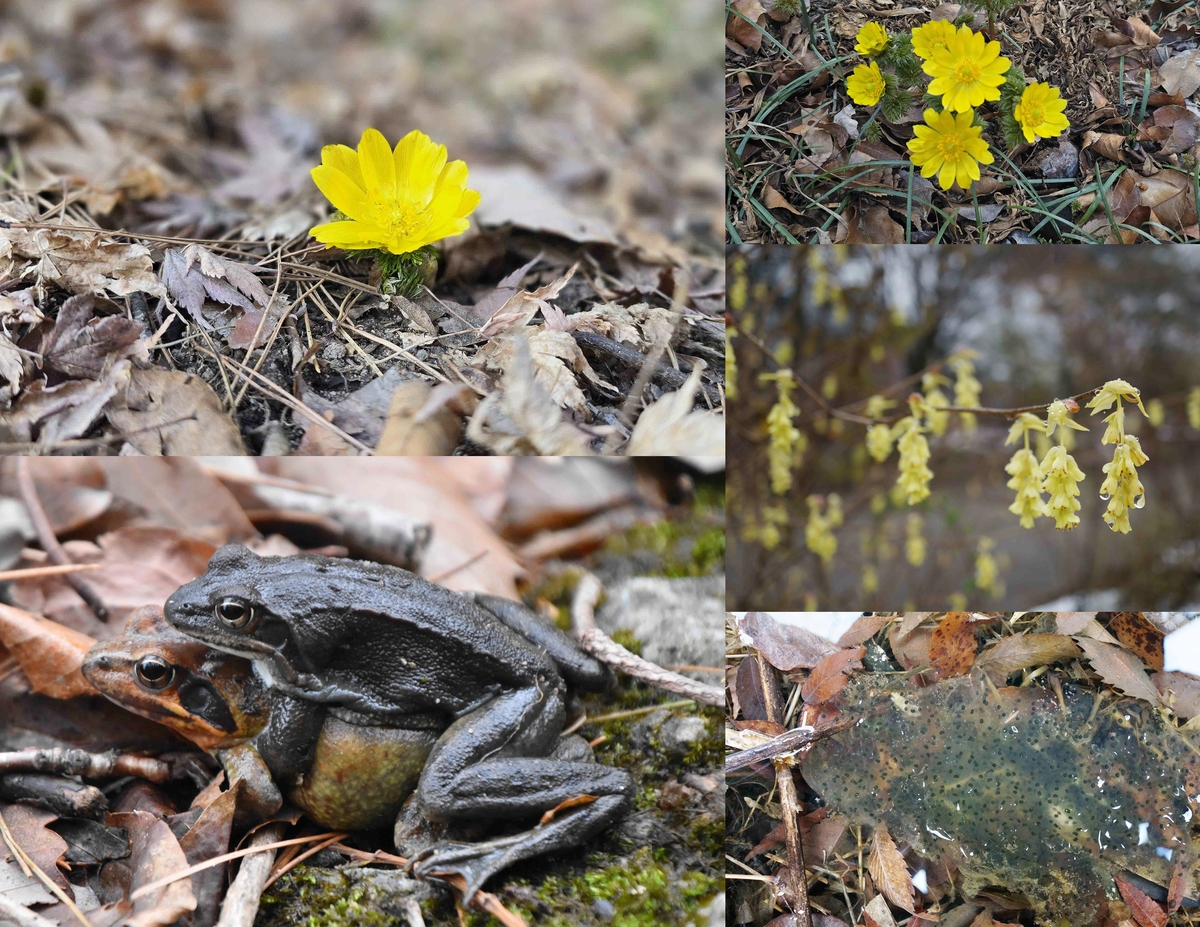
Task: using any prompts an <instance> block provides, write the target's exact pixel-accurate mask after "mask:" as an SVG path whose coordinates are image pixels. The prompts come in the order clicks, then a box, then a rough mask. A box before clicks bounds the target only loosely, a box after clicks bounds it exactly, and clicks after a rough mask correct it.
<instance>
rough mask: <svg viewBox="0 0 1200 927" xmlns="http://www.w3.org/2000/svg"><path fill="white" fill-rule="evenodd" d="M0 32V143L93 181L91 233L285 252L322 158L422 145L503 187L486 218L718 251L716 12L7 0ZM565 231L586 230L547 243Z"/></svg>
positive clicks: (268, 0)
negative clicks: (370, 132) (94, 223)
mask: <svg viewBox="0 0 1200 927" xmlns="http://www.w3.org/2000/svg"><path fill="white" fill-rule="evenodd" d="M0 13H2V16H3V18H2V20H0V135H4V136H8V137H10V138H14V139H20V140H21V145H22V149H23V150H25V151H26V152H28V151H29V150H31V149H32V151H33V153H34V155H35V159H34V160H35V161H36V162H37V163H41V164H44V165H46V166H47V167H48V168H51V169H54V170H59V171H62V170H64V169H66V168H69V167H70V168H74V169H75V170H76V172H77V173H78V174H80V175H82V176H83V177H84V178H85V179H87V180H89V181H94V183H92V186H93V188H94V189H96V190H102V191H104V192H105V193H106V194H107V197H108V198H109V200H108V201H106V200H104V199H102V198H98V197H93V200H92V201H89V203H88V205H89V208H90V209H91V211H92V212H93V213H94V214H103V213H107V212H109V211H110V210H111V209H114V208H116V209H118V210H120V209H121V208H122V207H123V205H124V204H125V202H129V203H132V202H137V201H141V200H145V199H147V198H153V199H158V200H165V201H166V202H165V203H164V204H160V205H162V208H160V209H159V210H158V213H159V215H160V218H162V219H163V220H164V223H165V225H164V227H168V228H173V229H175V230H177V231H178V232H179V233H181V234H187V235H193V236H196V237H213V233H214V232H216V231H221V232H224V231H226V230H227V229H228V228H230V227H231V226H232V225H236V224H238V223H245V224H248V225H249V226H250V228H251V229H252V230H253V231H255V232H257V237H259V238H268V239H270V238H279V237H285V238H286V237H289V234H288V233H291V234H294V232H292V230H293V229H298V228H301V227H302V226H303V227H304V228H305V229H306V228H307V226H308V225H310V224H311V220H312V216H311V215H310V212H311V210H312V208H313V207H318V206H319V205H320V197H319V194H317V193H316V191H315V189H312V185H311V183H310V182H309V180H308V168H310V167H311V166H312V164H313V163H315V161H314V157H313V156H314V155H315V154H316V153H317V152H318V151H319V148H320V146H321V145H322V144H328V143H331V142H346V143H349V144H350V145H355V144H357V142H358V139H359V136H360V135H361V133H362V130H363V129H364V128H365V127H366V126H374V127H376V128H378V129H379V130H381V131H382V132H383V133H384V134H385V135H386V136H387V137H388V138H389V139H397V138H399V137H400V136H402V135H403V134H405V133H406V132H408V131H409V130H411V129H412V128H414V127H417V128H421V129H422V130H424V131H425V132H427V133H428V134H429V135H431V136H432V137H433V138H434V139H435V140H436V141H438V142H444V143H446V144H447V145H448V146H449V150H450V157H451V158H464V159H466V160H467V162H468V164H469V166H470V169H471V177H472V181H473V184H472V185H473V186H478V185H479V183H480V182H484V181H486V180H488V179H489V178H488V177H487V176H486V175H487V170H486V169H487V168H488V167H499V166H503V167H504V168H506V169H508V170H511V171H515V173H505V174H503V175H502V176H500V177H499V178H497V177H492V178H490V179H491V181H492V183H491V185H490V186H488V187H487V194H488V195H486V196H485V197H484V200H485V203H488V202H489V201H490V203H489V205H488V207H487V208H488V209H490V210H492V211H493V212H492V214H491V215H490V218H491V219H493V220H494V219H495V218H496V215H495V213H496V212H499V213H501V214H503V213H504V211H505V210H510V211H513V212H514V213H517V212H519V213H520V214H521V215H523V216H524V217H525V219H526V220H528V221H527V223H526V224H527V225H528V224H532V225H535V226H536V224H537V222H538V221H540V222H542V223H543V224H545V225H546V226H548V227H556V226H557V227H558V228H559V230H560V232H561V233H563V234H568V235H569V234H570V233H571V232H572V231H575V232H577V233H579V237H580V238H581V239H587V238H593V239H598V240H603V239H604V238H605V237H606V236H610V235H614V234H615V235H617V236H619V237H620V238H621V239H622V240H624V241H626V242H633V243H635V244H638V245H640V246H642V247H644V248H645V249H646V250H649V251H655V250H657V251H661V250H663V249H664V248H667V247H669V246H676V247H681V248H682V249H683V250H684V251H685V252H693V253H694V252H696V251H697V250H699V251H703V252H705V253H708V254H710V255H713V256H719V251H718V249H719V248H721V247H722V242H723V239H724V232H723V227H722V221H721V212H722V205H721V202H722V196H723V192H724V179H723V167H722V164H723V155H722V139H721V136H722V129H721V125H720V119H719V117H718V112H719V101H720V79H721V75H720V70H721V69H720V55H721V46H720V42H719V39H718V36H719V35H720V31H721V28H720V27H721V17H722V15H723V14H722V12H721V10H720V9H718V8H717V7H715V6H713V4H711V3H706V2H704V0H611V2H606V3H589V2H583V0H495V2H469V0H402V2H395V0H337V2H332V0H119V2H118V0H6V2H0ZM47 116H50V117H52V118H50V119H49V120H47ZM493 187H494V188H496V189H497V190H499V191H501V192H500V193H496V194H494V195H493V194H492V192H491V190H492V188H493ZM503 191H508V192H507V193H506V194H505V193H504V192H503ZM297 193H302V194H303V197H302V198H301V199H299V200H297V199H296V198H295V197H294V196H293V194H297ZM502 200H507V202H502ZM555 206H557V207H558V209H559V212H556V211H555V209H554V208H553V207H555ZM105 207H107V208H105ZM562 210H565V212H566V217H564V215H563V214H562V212H561V211H562ZM531 212H532V213H533V215H532V216H531V215H530V213H531ZM576 213H577V214H579V215H582V216H583V217H584V222H583V224H582V225H580V224H579V222H578V221H576V222H575V223H573V224H571V225H564V222H565V221H566V220H567V219H570V218H571V217H572V216H573V215H575V214H576ZM115 218H117V219H124V218H126V217H125V216H123V215H122V214H121V213H120V212H118V213H117V214H116V216H115ZM136 218H139V219H140V218H141V217H140V216H138V217H136ZM481 219H482V217H481ZM589 219H590V220H591V221H592V222H593V223H594V224H591V225H589V224H588V220H589ZM144 227H145V224H144V223H142V228H144ZM248 237H254V236H248Z"/></svg>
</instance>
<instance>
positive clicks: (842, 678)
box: [800, 647, 867, 705]
mask: <svg viewBox="0 0 1200 927" xmlns="http://www.w3.org/2000/svg"><path fill="white" fill-rule="evenodd" d="M866 652H867V649H866V648H865V647H849V648H847V649H846V650H839V651H838V652H837V653H831V654H830V655H829V656H827V657H826V658H825V659H824V660H822V661H821V662H820V663H818V664H817V665H816V666H814V667H813V671H812V672H811V673H810V674H809V676H808V678H807V679H806V680H804V685H802V686H801V687H800V695H801V697H802V698H803V699H804V701H805V703H807V704H809V705H819V704H821V703H822V702H827V701H829V700H830V699H831V698H833V697H834V696H835V695H837V694H838V693H839V692H841V691H842V688H843V687H844V686H845V685H846V679H847V674H848V673H850V672H852V671H853V670H856V669H862V663H861V662H860V661H861V660H862V657H863V654H864V653H866Z"/></svg>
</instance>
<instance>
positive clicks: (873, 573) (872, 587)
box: [862, 563, 879, 595]
mask: <svg viewBox="0 0 1200 927" xmlns="http://www.w3.org/2000/svg"><path fill="white" fill-rule="evenodd" d="M862 591H863V594H864V595H871V594H873V593H875V592H878V591H879V572H878V571H877V570H876V569H875V565H874V564H873V563H866V564H863V571H862Z"/></svg>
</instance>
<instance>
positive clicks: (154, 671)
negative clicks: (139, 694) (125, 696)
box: [133, 657, 175, 689]
mask: <svg viewBox="0 0 1200 927" xmlns="http://www.w3.org/2000/svg"><path fill="white" fill-rule="evenodd" d="M133 671H134V673H135V674H136V676H137V681H138V682H139V683H141V684H142V685H143V686H145V687H146V688H147V689H165V688H166V687H167V686H169V685H170V684H171V680H173V679H174V678H175V667H174V666H173V665H172V664H170V663H169V662H167V661H166V660H164V659H163V658H162V657H142V658H141V659H140V660H138V661H137V664H136V665H135V666H134V668H133Z"/></svg>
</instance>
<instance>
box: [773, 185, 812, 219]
mask: <svg viewBox="0 0 1200 927" xmlns="http://www.w3.org/2000/svg"><path fill="white" fill-rule="evenodd" d="M763 205H764V206H766V207H767V209H786V210H787V211H788V212H790V213H791V214H792V215H794V216H802V215H804V213H802V212H801V211H800V210H799V209H797V208H796V207H795V206H793V205H792V204H791V203H789V202H788V201H787V200H785V199H784V198H783V194H782V193H780V192H779V191H778V190H776V189H775V188H774V187H773V186H771V185H770V184H769V183H768V184H763Z"/></svg>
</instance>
